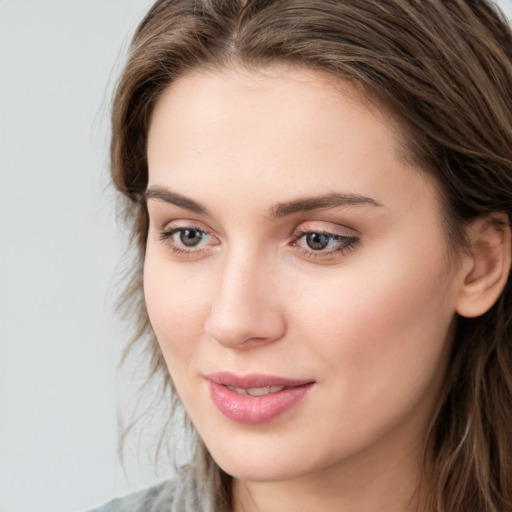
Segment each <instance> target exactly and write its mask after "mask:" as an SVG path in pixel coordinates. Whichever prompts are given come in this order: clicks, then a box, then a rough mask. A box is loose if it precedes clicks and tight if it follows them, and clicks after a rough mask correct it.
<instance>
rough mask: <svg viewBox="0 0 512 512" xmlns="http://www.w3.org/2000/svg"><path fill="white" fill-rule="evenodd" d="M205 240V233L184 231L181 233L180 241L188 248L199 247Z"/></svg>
mask: <svg viewBox="0 0 512 512" xmlns="http://www.w3.org/2000/svg"><path fill="white" fill-rule="evenodd" d="M202 239H203V233H202V232H201V231H199V230H197V229H184V230H182V231H181V233H180V241H181V242H182V244H183V245H186V246H187V247H193V246H195V245H197V244H198V243H199V242H200V241H201V240H202Z"/></svg>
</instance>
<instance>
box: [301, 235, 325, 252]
mask: <svg viewBox="0 0 512 512" xmlns="http://www.w3.org/2000/svg"><path fill="white" fill-rule="evenodd" d="M329 240H330V238H329V236H328V235H324V234H322V233H308V234H307V235H306V243H307V244H308V247H309V248H310V249H313V250H314V251H320V250H322V249H325V248H326V247H327V246H328V245H329Z"/></svg>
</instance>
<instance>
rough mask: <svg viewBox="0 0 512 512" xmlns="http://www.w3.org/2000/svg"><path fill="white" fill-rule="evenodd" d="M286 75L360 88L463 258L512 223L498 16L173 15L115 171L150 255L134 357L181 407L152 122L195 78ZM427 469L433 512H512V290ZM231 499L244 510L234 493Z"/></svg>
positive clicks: (505, 57)
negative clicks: (434, 199) (157, 291)
mask: <svg viewBox="0 0 512 512" xmlns="http://www.w3.org/2000/svg"><path fill="white" fill-rule="evenodd" d="M282 62H284V63H289V64H292V65H299V66H308V67H310V68H313V69H318V70H322V71H324V72H325V71H326V72H328V73H331V74H332V75H333V77H339V78H342V79H345V80H350V81H351V82H352V83H353V84H355V85H356V86H357V87H360V88H361V89H362V90H363V91H364V92H365V93H366V94H367V95H371V96H372V97H374V98H378V100H379V101H380V102H382V104H384V105H386V107H387V108H389V109H390V110H391V112H392V113H393V114H394V116H395V118H396V119H397V120H398V122H399V125H400V126H401V127H402V133H403V134H404V135H403V144H404V147H405V148H406V150H407V152H408V155H409V157H410V158H411V160H412V161H414V162H415V163H416V164H419V166H420V167H421V168H422V169H424V170H425V171H426V172H428V173H430V174H431V175H432V176H434V178H435V179H436V180H437V183H438V187H439V192H440V195H441V198H442V203H443V210H444V211H443V214H444V219H445V225H446V236H447V239H448V240H449V242H450V246H451V248H452V249H453V250H454V251H455V253H456V252H457V251H461V250H463V248H464V243H465V236H464V233H465V230H464V227H465V226H466V225H467V224H468V223H469V222H470V221H471V220H474V219H476V218H478V217H482V216H485V215H487V214H490V213H492V212H502V213H505V214H507V215H508V218H509V219H511V218H512V34H511V31H510V29H509V27H508V25H507V23H506V20H505V18H504V16H503V14H502V13H501V12H500V11H499V9H498V8H497V7H496V6H495V5H493V4H492V3H491V2H489V1H486V0H158V1H157V2H156V3H155V4H154V6H153V7H152V8H151V10H150V11H149V13H148V14H147V15H146V17H145V18H144V20H143V21H142V22H141V24H140V25H139V27H138V29H137V31H136V33H135V36H134V38H133V41H132V44H131V47H130V52H129V58H128V61H127V64H126V67H125V68H124V71H123V73H122V76H121V78H120V80H119V82H118V85H117V89H116V92H115V97H114V101H113V110H112V143H111V170H112V178H113V182H114V184H115V186H116V188H117V189H118V190H119V191H120V192H121V193H122V195H123V196H124V197H125V198H126V199H127V205H128V206H127V211H128V213H129V219H130V221H131V223H132V224H131V227H132V237H133V241H134V243H135V245H136V246H137V248H138V258H139V261H138V262H137V264H136V266H135V269H134V274H133V278H132V280H131V281H130V284H129V285H128V287H127V288H126V291H125V294H124V296H123V301H124V302H125V303H126V304H128V305H131V307H132V310H131V311H132V312H135V314H136V316H135V318H137V328H136V332H135V335H134V337H133V340H132V342H131V345H130V347H134V346H141V344H145V345H144V346H145V349H146V350H147V351H148V353H149V357H150V359H151V373H152V374H153V375H160V376H162V378H163V379H164V386H165V388H166V389H167V390H170V391H171V392H172V384H171V382H170V378H169V376H168V373H167V369H166V365H165V363H164V360H163V358H162V355H161V353H160V350H159V347H158V343H157V341H156V340H155V338H154V335H153V334H152V332H151V327H150V325H149V321H148V317H147V313H146V310H145V306H144V301H143V297H142V285H141V268H142V261H143V258H144V248H145V243H146V235H147V228H148V220H147V211H146V206H145V203H144V200H143V193H144V192H145V189H146V186H147V180H148V169H147V160H146V140H147V134H148V127H149V123H150V121H151V114H152V111H153V108H154V106H155V103H156V102H157V101H158V99H159V97H160V95H161V94H162V92H163V90H164V89H165V88H166V87H167V86H168V85H169V84H170V83H171V82H172V81H173V80H175V79H176V78H177V77H179V76H181V75H183V74H184V73H186V72H187V71H190V70H194V69H198V68H220V67H225V66H243V67H247V68H261V67H264V66H268V65H270V64H272V63H282ZM405 134H406V135H405ZM171 395H172V393H171ZM172 396H174V398H173V399H174V400H175V395H172ZM425 454H426V455H428V457H427V456H425V463H424V475H425V481H426V485H427V488H428V490H429V492H428V503H425V504H424V505H423V506H424V508H425V510H426V511H430V512H433V511H436V512H472V511H473V512H482V511H486V512H505V511H510V510H512V282H511V279H510V277H509V280H508V282H507V285H506V287H505V290H504V291H503V293H502V294H501V296H500V298H499V299H498V301H497V302H496V303H495V304H494V306H493V307H492V308H491V309H490V310H489V311H488V312H487V313H486V314H484V315H482V316H480V317H478V318H472V319H467V318H458V319H457V329H456V334H455V340H454V344H453V352H452V355H451V362H450V365H449V370H448V374H447V376H446V379H445V385H444V388H443V391H442V396H441V397H440V400H439V407H438V409H437V411H436V413H435V416H434V418H433V419H432V423H431V425H430V429H429V435H428V438H427V440H426V444H425ZM212 464H214V463H213V462H212V461H210V466H211V465H212ZM218 471H219V474H222V473H221V472H220V470H218ZM217 481H219V480H217ZM223 481H224V482H226V479H225V478H224V480H223ZM218 492H219V493H220V499H221V501H222V499H224V501H223V502H224V503H229V496H227V494H228V493H229V486H221V485H219V489H218ZM222 495H224V496H222ZM221 501H219V503H220V502H221Z"/></svg>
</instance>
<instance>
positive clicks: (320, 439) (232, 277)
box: [144, 67, 468, 512]
mask: <svg viewBox="0 0 512 512" xmlns="http://www.w3.org/2000/svg"><path fill="white" fill-rule="evenodd" d="M400 147H401V146H400V138H399V134H398V132H397V129H396V127H395V123H393V122H392V119H390V117H389V116H388V115H387V114H386V113H385V111H384V109H382V108H379V107H377V106H376V105H375V103H374V102H369V101H367V100H366V99H365V98H364V97H362V96H361V95H360V94H359V93H358V92H357V91H355V90H354V89H353V88H352V87H351V86H350V85H349V84H347V83H343V82H336V83H332V82H331V81H329V80H328V79H327V78H326V77H325V76H324V75H322V74H320V73H319V72H316V71H310V70H304V69H298V68H287V67H274V68H271V69H267V70H265V71H258V72H256V71H251V72H249V71H244V70H239V69H234V70H219V71H217V72H209V73H207V72H199V71H198V72H194V73H190V74H188V75H186V76H184V77H182V78H181V79H180V80H179V81H177V82H175V83H173V84H172V85H171V86H170V87H169V88H168V89H167V90H166V91H165V93H164V94H163V95H162V97H161V98H160V100H159V102H158V103H157V106H156V109H155V111H154V115H153V118H152V121H151V126H150V133H149V138H148V163H149V185H148V189H149V190H153V191H155V190H160V191H161V190H164V189H165V190H168V191H172V192H173V193H176V194H179V195H180V196H184V197H186V198H188V199H190V200H193V201H194V202H195V203H198V204H199V205H201V206H202V207H204V209H205V210H206V212H201V211H198V210H197V211H192V210H191V209H190V208H189V207H190V205H188V204H184V203H181V205H177V204H171V203H169V202H167V201H165V200H163V199H162V197H155V196H157V195H158V194H153V196H152V197H151V194H150V195H149V196H148V200H147V204H148V212H149V216H150V227H149V233H148V241H147V253H146V259H145V267H144V292H145V297H146V302H147V308H148V313H149V317H150V320H151V324H152V326H153V328H154V331H155V333H156V336H157V339H158V341H159V344H160V346H161V349H162V353H163V355H164V357H165V360H166V363H167V365H168V368H169V372H170V374H171V377H172V380H173V382H174V384H175V387H176V389H177V392H178V394H179V396H180V398H181V400H182V402H183V404H184V406H185V408H186V410H187V412H188V414H189V416H190V418H191V420H192V422H193V424H194V426H195V428H196V429H197V431H198V433H199V435H200V437H201V438H202V439H203V441H204V442H205V444H206V446H207V448H208V449H209V451H210V453H211V454H212V456H213V457H214V459H215V460H216V462H217V463H218V464H219V465H220V467H221V468H223V469H224V470H225V471H226V472H227V473H229V474H231V475H233V477H234V479H235V480H234V486H233V488H234V501H235V509H236V510H237V511H242V510H251V511H256V510H258V511H267V510H268V511H270V510H276V504H279V507H280V508H279V510H286V511H303V510H318V509H319V506H320V505H321V509H322V510H323V511H338V512H339V511H350V512H377V511H379V512H383V511H389V512H400V511H405V510H408V507H409V504H410V503H411V500H413V498H414V492H415V490H416V488H417V486H418V481H419V474H418V473H419V464H420V457H421V448H422V440H423V438H424V435H425V431H426V428H427V425H428V422H429V420H430V418H431V416H432V414H433V409H434V408H435V406H436V403H437V399H438V396H439V390H440V386H441V383H442V380H443V377H444V374H445V371H446V365H447V359H448V354H449V349H450V341H451V338H452V331H453V324H454V315H455V311H456V308H457V301H458V300H459V299H460V294H461V288H462V287H463V285H464V281H465V276H466V275H467V271H468V268H467V265H466V266H465V265H464V263H459V264H457V265H455V264H454V263H453V262H450V261H449V258H448V254H449V251H448V248H447V244H446V241H445V236H444V232H443V227H442V222H441V215H440V209H439V201H438V193H437V190H436V188H435V185H434V183H433V181H431V180H430V178H429V177H428V176H427V175H426V174H425V173H423V172H421V170H419V169H416V168H414V166H413V165H412V164H411V163H410V161H408V160H407V159H406V158H404V156H403V150H401V149H400ZM333 192H335V193H343V194H351V195H356V196H364V197H366V198H369V199H371V200H372V201H373V202H374V203H375V204H373V203H372V202H365V203H361V204H349V205H343V206H336V207H330V208H318V209H314V210H311V211H296V212H291V213H290V212H288V214H287V215H283V216H279V217H276V216H273V215H271V212H272V211H274V212H275V210H276V205H279V204H281V203H283V202H288V201H295V200H297V199H303V198H306V197H314V196H325V195H326V194H330V193H333ZM178 202H179V201H178ZM179 228H181V229H185V228H189V229H195V230H201V231H202V232H204V233H205V235H204V237H203V238H202V239H201V240H200V242H199V244H198V245H197V246H195V247H186V246H184V244H183V242H182V238H180V234H183V231H181V232H179V231H178V232H177V233H175V234H174V235H172V236H167V238H165V237H163V236H162V232H165V231H167V232H169V231H171V230H173V229H179ZM302 231H306V232H316V233H318V232H320V233H325V232H328V233H334V234H336V235H342V236H344V237H346V238H344V239H342V241H341V242H340V241H337V240H336V239H332V238H331V240H330V243H329V244H330V245H329V246H328V247H327V248H326V249H323V250H316V251H315V250H312V249H311V248H310V247H308V245H307V240H306V237H305V236H302V237H301V236H300V235H299V234H298V233H299V232H302ZM348 239H350V240H354V239H357V242H356V243H355V244H353V245H352V246H350V247H349V246H348V245H347V240H348ZM339 247H343V250H341V251H338V252H335V250H336V249H338V248H339ZM176 250H177V251H186V252H185V253H182V252H181V253H180V252H178V253H177V252H176ZM214 371H230V372H232V373H236V374H238V375H247V374H251V373H258V374H270V375H279V376H283V377H288V378H294V379H308V380H312V381H315V386H314V387H313V389H312V390H311V391H310V392H309V393H308V394H307V395H306V397H305V398H304V399H303V400H302V401H300V402H299V403H298V404H296V405H295V406H294V407H292V408H291V409H290V410H288V411H286V412H285V413H284V414H282V415H280V416H278V417H277V418H275V419H274V420H272V421H270V422H267V423H263V424H259V425H245V424H240V423H236V422H233V421H231V420H229V419H227V418H226V417H225V416H223V415H222V414H221V413H220V412H219V410H218V409H217V408H216V406H215V405H214V403H213V402H212V400H211V398H210V394H209V392H208V386H207V384H206V380H205V378H204V375H205V374H208V373H209V372H214Z"/></svg>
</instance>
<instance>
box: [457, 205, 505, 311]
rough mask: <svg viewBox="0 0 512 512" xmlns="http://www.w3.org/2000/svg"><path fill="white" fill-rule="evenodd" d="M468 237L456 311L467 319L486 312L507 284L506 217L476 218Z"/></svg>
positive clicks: (500, 214) (495, 215)
mask: <svg viewBox="0 0 512 512" xmlns="http://www.w3.org/2000/svg"><path fill="white" fill-rule="evenodd" d="M468 238H469V241H470V251H469V254H468V256H467V257H464V260H465V261H464V263H463V264H462V266H461V268H462V272H463V275H462V280H463V281H462V286H461V288H460V291H459V296H458V298H457V304H456V310H457V313H459V315H461V316H465V317H468V318H470V317H476V316H480V315H483V314H484V313H485V312H486V311H488V310H489V309H490V308H491V307H492V305H493V304H494V303H495V302H496V301H497V300H498V297H499V296H500V294H501V292H502V291H503V289H504V287H505V285H506V283H507V279H508V276H509V273H510V265H511V250H512V249H511V234H510V225H509V219H508V216H507V215H506V214H502V213H495V214H491V215H488V216H485V217H482V218H479V219H477V220H476V221H474V222H473V223H472V224H471V225H470V226H469V228H468Z"/></svg>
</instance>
